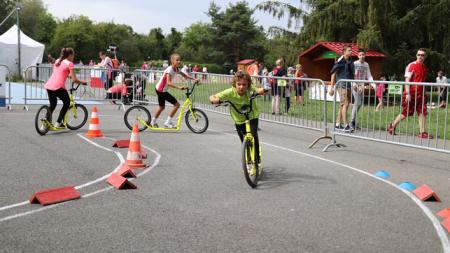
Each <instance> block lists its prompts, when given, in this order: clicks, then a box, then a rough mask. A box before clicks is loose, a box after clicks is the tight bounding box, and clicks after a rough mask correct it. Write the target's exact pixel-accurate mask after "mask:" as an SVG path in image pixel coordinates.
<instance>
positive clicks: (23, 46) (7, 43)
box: [0, 25, 45, 73]
mask: <svg viewBox="0 0 450 253" xmlns="http://www.w3.org/2000/svg"><path fill="white" fill-rule="evenodd" d="M17 29H18V28H17V26H16V25H13V26H12V27H11V28H10V29H9V30H8V31H6V32H5V33H4V34H2V35H1V36H0V64H5V65H7V66H8V67H9V69H10V70H11V71H12V72H15V73H17V72H18V69H17V67H18V66H17V65H18V58H17V56H18V55H17V48H18V46H17V45H18V41H17ZM44 50H45V46H44V44H41V43H39V42H37V41H35V40H33V39H32V38H30V37H28V36H27V35H26V34H24V33H23V32H22V31H20V59H21V62H20V63H21V68H22V69H21V71H20V72H21V73H22V72H23V71H24V70H26V68H28V67H30V66H35V65H36V64H38V63H42V58H43V56H44Z"/></svg>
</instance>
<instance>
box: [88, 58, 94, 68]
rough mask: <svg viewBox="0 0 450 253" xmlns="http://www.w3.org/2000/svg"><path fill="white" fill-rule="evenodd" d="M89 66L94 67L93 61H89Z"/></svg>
mask: <svg viewBox="0 0 450 253" xmlns="http://www.w3.org/2000/svg"><path fill="white" fill-rule="evenodd" d="M89 66H91V67H93V66H95V62H94V60H92V59H91V60H90V61H89Z"/></svg>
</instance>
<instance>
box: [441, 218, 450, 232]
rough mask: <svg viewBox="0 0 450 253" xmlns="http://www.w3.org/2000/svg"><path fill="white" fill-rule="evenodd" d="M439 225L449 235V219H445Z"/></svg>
mask: <svg viewBox="0 0 450 253" xmlns="http://www.w3.org/2000/svg"><path fill="white" fill-rule="evenodd" d="M441 225H442V226H443V227H444V228H445V229H446V230H447V232H449V233H450V218H447V219H445V220H444V221H442V222H441Z"/></svg>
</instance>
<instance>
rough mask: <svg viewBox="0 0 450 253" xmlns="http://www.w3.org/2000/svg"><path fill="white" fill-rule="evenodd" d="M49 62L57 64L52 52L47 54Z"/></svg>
mask: <svg viewBox="0 0 450 253" xmlns="http://www.w3.org/2000/svg"><path fill="white" fill-rule="evenodd" d="M47 62H48V63H50V64H55V58H53V57H52V55H51V54H48V55H47Z"/></svg>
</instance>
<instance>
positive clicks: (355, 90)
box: [350, 49, 373, 131]
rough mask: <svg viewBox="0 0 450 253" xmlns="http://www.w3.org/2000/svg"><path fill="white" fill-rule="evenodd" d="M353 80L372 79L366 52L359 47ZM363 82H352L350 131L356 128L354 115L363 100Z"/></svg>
mask: <svg viewBox="0 0 450 253" xmlns="http://www.w3.org/2000/svg"><path fill="white" fill-rule="evenodd" d="M353 64H354V69H355V74H354V78H355V80H369V81H373V77H372V73H371V72H370V66H369V63H367V62H366V52H365V51H364V49H359V52H358V60H357V61H355V62H354V63H353ZM365 85H366V84H365V83H352V95H353V98H354V100H353V106H352V116H351V120H350V131H354V130H355V129H356V115H357V114H358V111H359V109H360V108H361V105H362V103H363V101H364V87H365Z"/></svg>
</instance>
